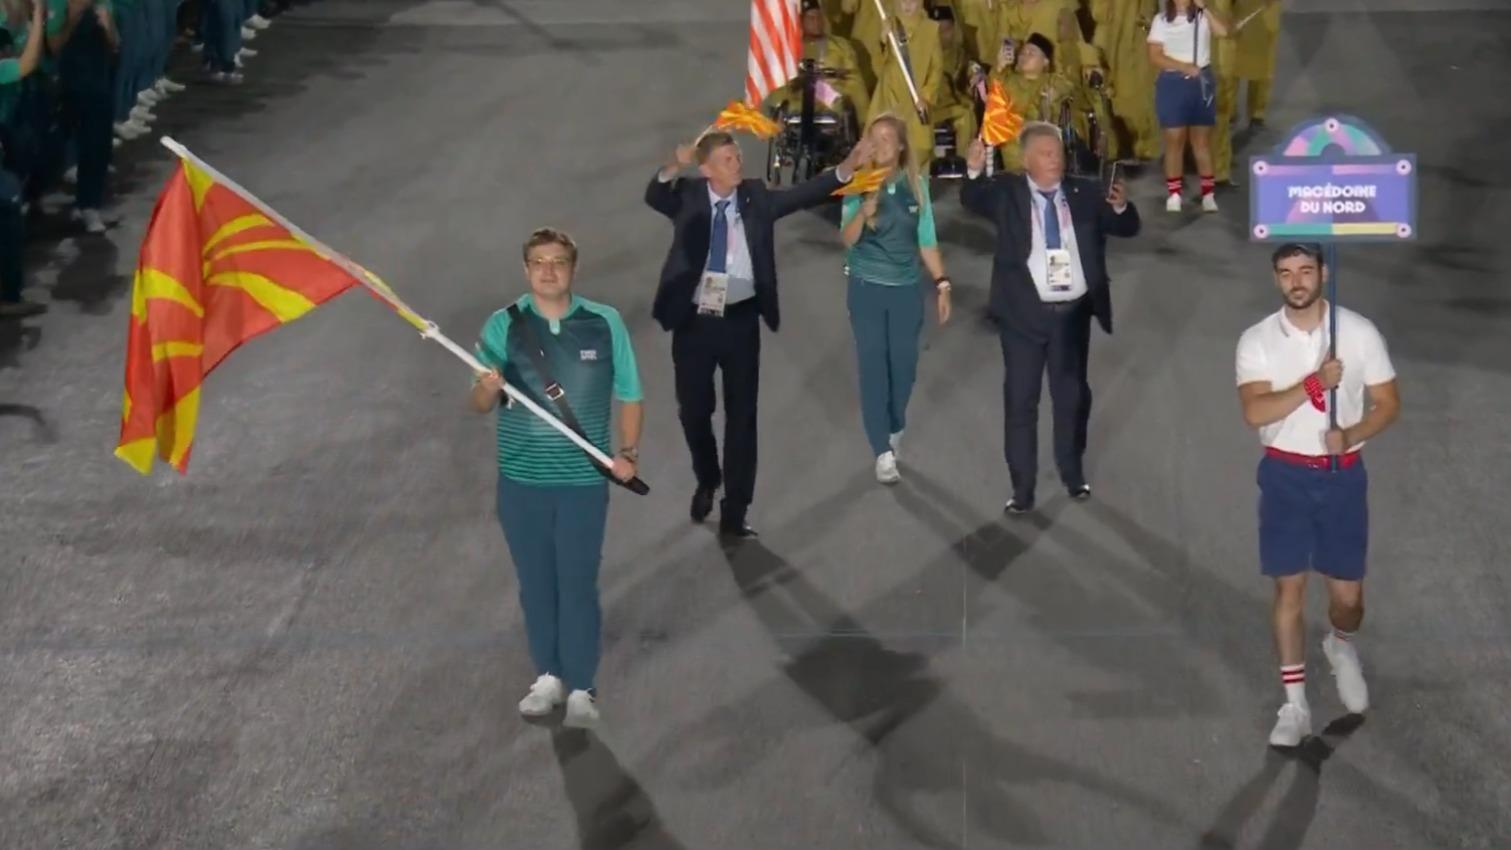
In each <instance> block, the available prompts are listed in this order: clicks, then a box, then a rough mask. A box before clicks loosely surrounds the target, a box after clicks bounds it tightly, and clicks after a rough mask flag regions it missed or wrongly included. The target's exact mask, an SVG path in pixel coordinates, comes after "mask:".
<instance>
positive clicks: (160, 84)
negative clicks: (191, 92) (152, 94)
mask: <svg viewBox="0 0 1511 850" xmlns="http://www.w3.org/2000/svg"><path fill="white" fill-rule="evenodd" d="M152 87H153V88H154V89H156V90H157V92H158V93H159V94H163V95H169V94H173V93H175V92H181V91H183V90H184V89H186V88H188V86H186V85H184V84H183V83H175V82H174V81H172V80H170V79H168V78H167V77H162V78H161V79H159V80H158V81H157V82H156V83H154V84H153V86H152Z"/></svg>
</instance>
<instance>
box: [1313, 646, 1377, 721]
mask: <svg viewBox="0 0 1511 850" xmlns="http://www.w3.org/2000/svg"><path fill="white" fill-rule="evenodd" d="M1322 654H1323V655H1326V656H1327V663H1328V666H1329V667H1332V668H1333V680H1334V681H1335V682H1336V683H1337V685H1338V699H1340V700H1342V701H1343V707H1344V708H1346V709H1348V710H1349V711H1350V712H1351V713H1353V714H1363V713H1364V712H1365V710H1366V709H1368V708H1369V686H1367V685H1365V684H1364V668H1363V667H1362V666H1361V665H1360V664H1359V651H1358V650H1356V649H1354V645H1353V644H1351V643H1349V642H1348V641H1346V640H1340V639H1339V638H1338V636H1337V635H1335V634H1333V633H1332V632H1328V633H1327V637H1325V638H1323V639H1322Z"/></svg>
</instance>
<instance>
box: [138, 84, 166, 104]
mask: <svg viewBox="0 0 1511 850" xmlns="http://www.w3.org/2000/svg"><path fill="white" fill-rule="evenodd" d="M162 100H163V95H161V94H158V93H157V89H151V88H147V89H142V90H141V91H139V92H137V94H136V102H137V103H138V104H140V105H142V106H145V107H147V108H148V109H151V108H152V107H154V106H156V105H158V104H159V103H161V102H162Z"/></svg>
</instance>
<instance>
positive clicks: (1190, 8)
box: [1148, 0, 1228, 213]
mask: <svg viewBox="0 0 1511 850" xmlns="http://www.w3.org/2000/svg"><path fill="white" fill-rule="evenodd" d="M1163 6H1164V8H1162V9H1161V10H1160V12H1159V14H1156V15H1155V16H1154V23H1153V24H1152V25H1150V27H1149V39H1148V41H1149V60H1150V61H1151V62H1153V63H1154V65H1155V67H1157V68H1159V69H1160V74H1159V77H1157V78H1156V79H1155V81H1154V113H1155V115H1156V116H1158V118H1159V125H1160V128H1161V129H1162V130H1163V131H1164V135H1165V189H1166V191H1167V192H1169V197H1168V198H1166V200H1165V209H1166V210H1167V211H1168V212H1173V213H1178V212H1180V209H1181V179H1182V175H1183V172H1184V170H1185V158H1186V141H1187V139H1188V138H1189V140H1190V143H1191V153H1192V155H1193V156H1194V157H1195V158H1196V168H1197V170H1198V172H1199V173H1200V175H1201V207H1202V209H1204V210H1206V211H1207V212H1217V199H1216V198H1214V197H1213V196H1212V188H1213V186H1214V185H1215V183H1214V181H1213V179H1212V149H1211V141H1212V125H1213V124H1215V123H1217V104H1216V99H1217V81H1216V79H1215V78H1214V77H1213V74H1212V35H1213V34H1214V33H1215V34H1217V35H1218V36H1219V37H1221V36H1225V35H1227V34H1228V21H1227V20H1226V19H1224V18H1223V16H1222V15H1221V14H1220V13H1218V12H1216V11H1214V10H1211V9H1208V8H1207V0H1164V4H1163Z"/></svg>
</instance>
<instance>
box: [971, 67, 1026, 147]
mask: <svg viewBox="0 0 1511 850" xmlns="http://www.w3.org/2000/svg"><path fill="white" fill-rule="evenodd" d="M1022 131H1023V116H1021V115H1019V114H1018V113H1016V112H1014V111H1013V99H1012V96H1011V95H1009V94H1008V93H1007V89H1006V88H1004V87H1003V86H1002V81H1000V80H992V86H991V90H990V91H989V93H988V94H987V96H986V110H985V112H983V113H982V116H981V138H982V140H984V141H985V142H986V143H987V144H989V145H992V146H994V147H995V146H996V145H1002V144H1006V143H1008V142H1011V141H1013V140H1014V139H1016V138H1018V134H1019V133H1020V132H1022Z"/></svg>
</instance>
